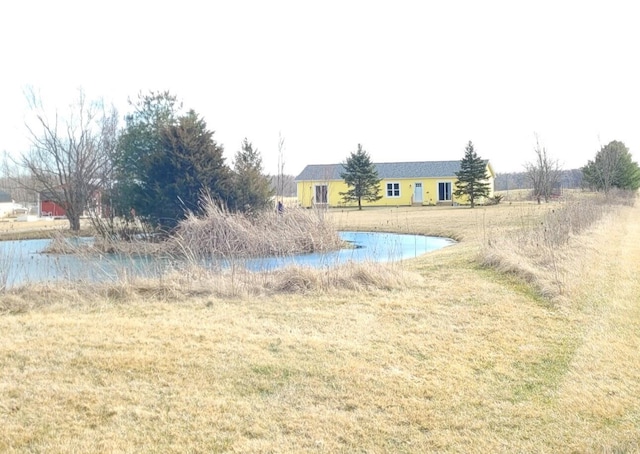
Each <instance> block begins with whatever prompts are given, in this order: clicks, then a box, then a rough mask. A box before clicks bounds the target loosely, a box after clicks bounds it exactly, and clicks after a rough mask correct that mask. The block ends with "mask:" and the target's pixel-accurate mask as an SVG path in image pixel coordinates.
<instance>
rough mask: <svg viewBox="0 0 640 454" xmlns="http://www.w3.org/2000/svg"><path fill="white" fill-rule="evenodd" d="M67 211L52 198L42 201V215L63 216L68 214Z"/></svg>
mask: <svg viewBox="0 0 640 454" xmlns="http://www.w3.org/2000/svg"><path fill="white" fill-rule="evenodd" d="M66 215H67V212H66V211H65V209H64V208H62V207H61V206H60V205H58V204H57V203H55V202H52V201H51V200H41V201H40V216H52V217H62V216H66Z"/></svg>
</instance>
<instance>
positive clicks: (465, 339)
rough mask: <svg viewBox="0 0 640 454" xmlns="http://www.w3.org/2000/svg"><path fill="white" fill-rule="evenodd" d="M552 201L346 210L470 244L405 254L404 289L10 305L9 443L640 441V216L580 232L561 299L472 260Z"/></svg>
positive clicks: (557, 448) (2, 374) (53, 447)
mask: <svg viewBox="0 0 640 454" xmlns="http://www.w3.org/2000/svg"><path fill="white" fill-rule="evenodd" d="M544 209H545V208H544V207H541V208H539V207H536V206H533V205H513V206H509V205H505V206H500V207H492V208H489V209H486V210H485V209H477V210H473V211H472V210H464V209H459V210H455V209H448V210H447V209H439V208H435V209H396V210H393V209H391V210H388V209H384V210H369V211H365V212H362V213H359V212H355V211H345V212H336V213H334V214H333V215H334V216H335V217H336V222H337V223H338V225H340V226H341V227H343V228H361V229H379V230H394V231H416V232H423V233H432V234H447V235H451V236H455V237H456V238H458V239H461V240H463V242H462V243H461V244H459V245H456V246H454V247H450V248H447V249H444V250H442V251H438V252H436V253H432V254H429V255H427V256H424V257H421V258H419V259H416V260H412V261H409V262H407V263H405V264H404V265H403V269H404V270H406V273H407V276H408V277H409V278H410V279H412V278H413V276H414V275H413V274H411V272H412V271H417V272H418V273H419V275H420V276H422V277H421V278H420V277H419V276H418V277H417V278H416V279H415V283H414V284H413V285H407V286H406V287H405V288H396V289H394V290H389V291H375V290H371V291H366V292H362V293H359V294H354V293H352V292H347V291H334V292H329V293H325V292H313V293H311V294H303V295H299V294H288V295H287V294H283V295H275V296H266V295H263V296H255V297H251V298H236V299H230V298H218V297H215V296H212V295H211V294H208V293H207V292H202V294H200V295H199V296H198V295H196V296H190V297H180V296H179V295H174V297H170V298H163V299H162V300H161V301H158V300H157V298H154V297H153V295H151V297H149V296H147V297H143V296H136V295H135V294H129V293H126V292H125V297H122V296H120V297H116V296H113V297H112V298H104V297H97V298H93V299H92V300H90V301H87V300H86V298H84V299H78V296H77V294H76V293H74V292H72V291H61V292H58V293H56V294H55V295H54V296H53V297H48V298H49V299H50V300H53V299H55V300H56V302H55V303H54V302H51V304H49V305H46V306H44V307H39V308H36V309H33V310H29V311H26V312H24V313H20V314H15V315H7V314H5V315H0V332H1V333H2V336H0V451H2V452H26V451H28V452H71V451H74V452H137V451H144V452H149V451H150V452H188V451H191V452H216V451H220V452H225V451H234V452H429V451H433V452H616V451H615V450H618V451H617V452H625V451H628V452H634V451H635V450H638V449H640V447H639V446H638V444H637V441H636V440H637V434H638V432H639V431H640V414H639V412H638V408H640V389H638V388H640V380H639V379H640V367H639V366H640V353H638V352H639V349H638V347H639V343H640V334H639V333H640V330H638V326H639V324H640V309H639V308H638V304H637V303H638V297H637V295H639V294H640V288H639V287H640V283H639V282H638V279H637V276H638V273H639V272H640V269H639V268H640V264H639V263H638V262H637V257H638V254H639V253H640V250H639V249H640V246H639V245H640V212H639V211H638V209H637V208H625V209H623V210H622V211H621V212H620V214H619V217H618V218H617V219H615V222H614V221H613V220H611V221H609V222H608V223H604V224H603V225H602V226H601V227H600V228H599V229H596V230H594V231H593V232H591V233H590V234H589V235H588V236H585V237H584V238H581V239H579V240H576V243H575V248H576V251H578V249H579V253H577V252H576V253H574V254H570V255H569V256H568V257H567V258H566V259H565V260H566V261H567V263H566V265H567V267H566V269H567V274H566V277H565V279H566V281H567V283H566V291H565V294H564V295H563V296H562V297H561V298H559V299H558V300H557V301H556V302H555V303H553V304H551V303H549V302H548V301H545V300H543V299H541V298H539V297H538V296H537V295H536V294H535V292H533V291H532V289H530V288H529V287H527V286H525V285H522V284H520V283H519V282H518V281H516V280H513V279H511V278H508V277H505V276H502V275H499V274H498V273H496V272H493V271H491V270H486V269H482V268H480V267H478V266H477V265H476V264H475V261H474V257H475V254H476V253H477V251H478V249H479V245H480V243H481V242H482V241H484V240H485V239H486V238H487V237H490V236H491V235H496V234H498V232H501V231H502V230H503V229H508V228H511V227H513V226H518V225H522V224H526V223H529V222H535V219H536V216H537V215H538V214H539V213H538V212H539V210H544ZM395 266H396V267H399V265H395ZM10 297H11V298H18V296H15V295H8V296H5V297H4V298H10ZM0 298H2V297H0ZM37 298H42V296H38V297H37Z"/></svg>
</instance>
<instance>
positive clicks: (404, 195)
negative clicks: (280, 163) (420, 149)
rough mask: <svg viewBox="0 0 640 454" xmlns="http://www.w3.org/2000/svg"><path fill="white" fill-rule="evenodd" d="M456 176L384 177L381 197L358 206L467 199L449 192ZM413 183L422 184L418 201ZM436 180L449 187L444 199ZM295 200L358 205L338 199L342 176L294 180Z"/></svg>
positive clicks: (311, 203) (308, 203)
mask: <svg viewBox="0 0 640 454" xmlns="http://www.w3.org/2000/svg"><path fill="white" fill-rule="evenodd" d="M487 170H488V171H489V175H490V178H489V183H490V189H491V190H490V197H492V196H493V183H494V178H495V174H494V172H493V169H492V168H491V166H490V165H489V166H488V169H487ZM456 180H457V178H456V177H455V176H453V177H442V178H398V179H385V180H382V182H381V183H380V195H382V198H381V199H380V200H378V201H376V202H367V201H366V200H363V201H362V206H409V205H412V204H414V205H438V204H460V205H463V204H466V203H468V200H467V199H466V197H462V198H456V197H454V196H453V192H454V191H455V190H456V186H455V182H456ZM416 183H420V184H422V191H419V193H421V195H422V200H421V201H420V194H417V193H416V192H415V188H416ZM440 183H443V184H447V185H448V188H450V191H451V192H450V194H449V195H450V198H449V199H448V200H440V197H439V196H440V191H439V187H440ZM387 185H392V186H391V188H389V189H390V190H391V193H392V195H389V194H388V192H387ZM396 185H397V188H398V189H399V195H397V196H396V194H395V192H396V191H395V189H396ZM297 186H298V204H299V205H300V206H301V207H304V208H310V207H312V206H316V205H319V206H327V205H328V206H330V207H346V206H349V207H355V206H358V202H357V201H355V202H349V203H345V202H344V201H343V200H342V196H341V195H340V193H341V192H346V191H347V185H346V184H345V182H344V181H342V180H325V181H298V183H297ZM318 186H326V204H325V203H320V202H322V201H321V200H316V195H320V196H321V195H322V194H323V191H322V190H317V189H316V187H318Z"/></svg>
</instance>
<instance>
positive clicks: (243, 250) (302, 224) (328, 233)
mask: <svg viewBox="0 0 640 454" xmlns="http://www.w3.org/2000/svg"><path fill="white" fill-rule="evenodd" d="M203 205H204V210H203V211H204V215H203V216H196V215H195V214H193V213H191V214H189V215H188V216H187V218H186V219H184V220H183V221H181V222H180V223H179V224H178V227H177V229H176V231H175V232H174V234H173V235H172V236H171V239H170V240H169V242H170V244H171V248H172V250H173V251H174V252H175V253H181V254H184V255H185V256H187V257H195V258H199V257H219V258H247V257H264V256H274V255H275V256H286V255H292V254H301V253H311V252H323V251H329V250H335V249H339V248H340V247H342V246H343V243H342V241H341V240H340V237H339V235H338V232H337V229H336V228H335V227H334V226H333V225H331V224H330V222H329V221H328V220H327V219H326V218H325V217H324V216H322V214H321V213H320V212H318V211H315V210H304V209H301V208H288V209H286V210H284V212H276V211H270V210H267V211H261V212H257V213H253V214H242V213H234V212H230V211H228V210H226V209H225V208H223V207H221V206H219V205H218V204H217V203H215V202H214V201H212V200H211V199H205V200H204V201H203Z"/></svg>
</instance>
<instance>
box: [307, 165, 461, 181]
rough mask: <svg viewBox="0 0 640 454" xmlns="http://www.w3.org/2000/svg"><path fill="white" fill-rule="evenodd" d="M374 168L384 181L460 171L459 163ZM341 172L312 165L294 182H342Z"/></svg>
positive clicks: (453, 173) (338, 166)
mask: <svg viewBox="0 0 640 454" xmlns="http://www.w3.org/2000/svg"><path fill="white" fill-rule="evenodd" d="M375 166H376V170H377V171H378V176H379V177H380V178H382V179H384V180H389V179H393V178H444V177H455V174H456V172H459V171H460V161H419V162H381V163H376V164H375ZM342 172H344V167H343V165H342V164H312V165H308V166H306V167H305V168H304V169H303V170H302V172H301V173H300V175H298V176H297V177H296V181H323V180H327V181H328V180H342V178H341V177H340V174H341V173H342Z"/></svg>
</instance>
